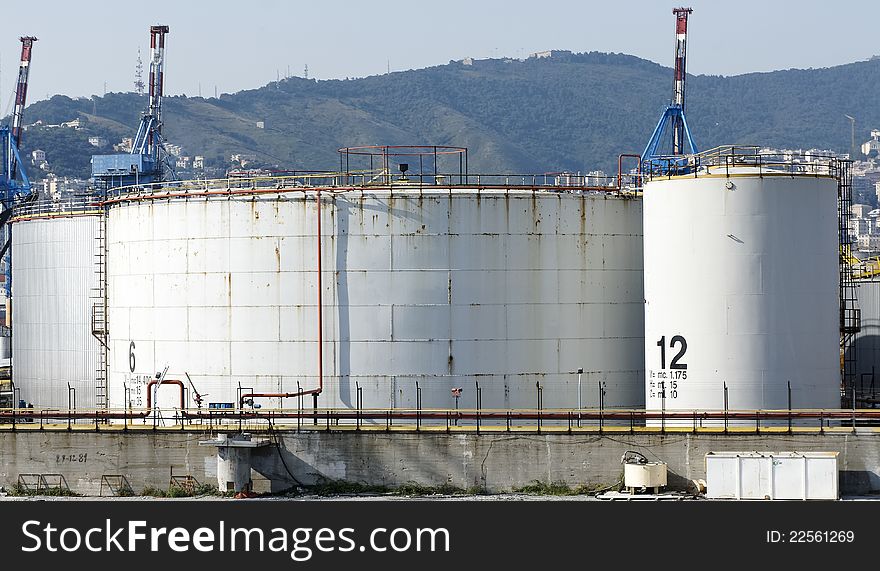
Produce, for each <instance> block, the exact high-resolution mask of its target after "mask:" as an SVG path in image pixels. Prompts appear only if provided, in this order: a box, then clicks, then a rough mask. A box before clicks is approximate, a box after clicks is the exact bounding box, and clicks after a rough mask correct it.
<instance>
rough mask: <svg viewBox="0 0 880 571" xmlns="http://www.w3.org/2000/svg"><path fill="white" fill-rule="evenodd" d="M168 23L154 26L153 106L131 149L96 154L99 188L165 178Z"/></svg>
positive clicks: (94, 168) (94, 170) (94, 174)
mask: <svg viewBox="0 0 880 571" xmlns="http://www.w3.org/2000/svg"><path fill="white" fill-rule="evenodd" d="M167 33H168V26H150V106H149V108H148V110H147V112H146V113H144V114H143V116H142V117H141V122H140V126H139V127H138V132H137V135H136V136H135V138H134V140H133V143H132V146H131V151H130V152H128V153H120V154H115V155H92V178H93V179H94V181H95V186H96V187H97V188H98V189H102V190H104V191H106V190H107V189H110V188H113V187H119V186H129V185H136V184H149V183H153V182H160V181H162V179H163V178H164V176H163V175H164V169H163V161H164V157H163V156H162V154H161V153H162V152H164V151H162V149H163V139H162V95H163V90H164V83H165V34H167Z"/></svg>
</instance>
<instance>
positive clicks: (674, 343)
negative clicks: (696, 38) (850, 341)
mask: <svg viewBox="0 0 880 571" xmlns="http://www.w3.org/2000/svg"><path fill="white" fill-rule="evenodd" d="M730 152H731V155H726V154H725V153H724V152H722V153H719V154H718V155H717V156H716V157H715V159H716V160H704V162H703V166H702V167H700V168H698V169H697V170H696V171H695V172H691V173H689V174H687V175H683V176H656V177H654V178H653V180H651V181H650V182H648V183H647V184H646V185H645V187H644V209H645V222H644V231H645V232H644V235H645V250H644V252H645V301H646V305H645V369H646V371H645V376H646V379H645V392H646V402H647V408H648V409H649V410H661V409H663V408H665V409H666V410H668V411H672V410H720V409H723V408H724V399H725V396H724V395H725V393H724V386H725V384H726V386H727V389H728V392H727V398H728V408H729V409H730V410H757V409H765V410H766V409H786V408H787V407H788V383H789V382H790V383H791V392H792V403H791V404H792V407H793V408H839V407H840V392H839V386H840V370H839V367H840V365H839V363H840V361H839V349H838V347H839V343H838V335H839V332H838V328H839V322H838V279H839V278H838V240H837V181H836V179H835V178H834V176H832V175H833V170H832V167H831V166H830V165H831V163H832V161H833V159H828V160H827V162H826V164H824V165H815V164H814V165H799V164H796V163H790V164H788V163H780V164H775V163H773V162H772V161H770V160H769V159H768V158H765V157H758V156H757V155H755V156H753V157H742V156H737V155H736V153H735V152H734V151H733V150H731V151H730ZM698 159H699V157H698ZM768 163H769V164H768ZM759 164H760V166H759ZM731 165H733V166H731ZM737 165H739V166H737ZM689 422H690V421H689Z"/></svg>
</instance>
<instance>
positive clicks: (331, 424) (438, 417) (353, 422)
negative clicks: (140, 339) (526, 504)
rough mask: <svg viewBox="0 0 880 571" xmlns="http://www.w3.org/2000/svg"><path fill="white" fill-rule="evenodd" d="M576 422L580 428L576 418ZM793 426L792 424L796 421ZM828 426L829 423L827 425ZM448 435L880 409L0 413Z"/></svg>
mask: <svg viewBox="0 0 880 571" xmlns="http://www.w3.org/2000/svg"><path fill="white" fill-rule="evenodd" d="M578 420H580V423H581V424H580V426H578V425H577V421H578ZM795 421H796V422H797V424H795ZM832 424H833V425H832ZM38 426H39V429H42V430H46V429H53V430H59V429H63V430H83V429H88V430H95V431H102V430H129V429H148V430H164V429H169V428H170V429H175V430H186V429H187V427H192V428H193V429H197V430H205V429H207V430H209V431H217V430H245V429H247V430H261V429H271V428H272V427H273V426H274V427H275V429H277V428H278V427H281V428H282V429H287V430H303V429H309V430H327V431H332V430H346V429H352V430H356V429H360V430H363V429H366V428H369V429H373V430H386V431H391V430H416V429H419V430H429V429H431V428H433V429H434V430H441V431H442V430H445V431H447V432H451V431H459V430H461V431H477V432H479V433H483V432H491V431H496V432H497V431H506V432H516V431H543V430H548V429H549V430H556V431H560V430H561V431H568V432H573V431H593V432H596V431H598V432H600V433H602V432H606V431H607V432H621V431H623V432H627V431H629V432H636V431H659V432H667V431H671V432H681V431H685V432H687V431H693V432H697V431H711V432H735V433H742V432H744V431H745V432H750V431H751V432H755V433H761V432H779V431H789V432H793V431H807V432H817V431H818V432H823V431H826V430H832V431H841V430H843V431H847V430H851V431H855V430H856V429H859V428H860V429H862V430H865V429H870V430H872V431H876V432H880V409H874V408H870V409H804V410H798V409H791V410H686V411H670V410H645V409H615V408H607V409H606V408H598V409H596V408H590V409H548V408H541V409H481V408H477V409H422V408H416V409H406V408H379V409H376V408H363V407H358V408H346V409H334V408H317V409H308V408H301V407H299V408H296V409H258V410H235V409H180V408H173V409H171V408H163V409H162V410H159V409H158V407H155V408H154V410H153V411H147V410H140V411H131V410H121V409H119V410H116V409H110V410H91V411H84V410H59V409H34V408H28V409H23V408H19V409H0V429H4V428H5V429H11V430H27V429H36V428H37V427H38Z"/></svg>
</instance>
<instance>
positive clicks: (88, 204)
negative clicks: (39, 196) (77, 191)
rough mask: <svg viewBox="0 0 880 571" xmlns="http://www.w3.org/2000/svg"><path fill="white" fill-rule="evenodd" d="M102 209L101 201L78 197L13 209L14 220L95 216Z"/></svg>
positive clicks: (46, 201)
mask: <svg viewBox="0 0 880 571" xmlns="http://www.w3.org/2000/svg"><path fill="white" fill-rule="evenodd" d="M102 209H103V206H102V204H101V200H100V199H99V198H96V197H94V196H78V197H74V198H68V199H65V200H60V201H54V200H36V201H33V202H22V203H19V204H16V205H15V206H14V207H13V219H15V218H42V217H51V216H75V215H79V214H94V213H98V212H101V210H102Z"/></svg>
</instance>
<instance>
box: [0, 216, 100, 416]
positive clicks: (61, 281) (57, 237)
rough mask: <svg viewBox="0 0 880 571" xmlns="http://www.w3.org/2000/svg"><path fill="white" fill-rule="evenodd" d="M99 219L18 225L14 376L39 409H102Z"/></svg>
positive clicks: (14, 278) (14, 247)
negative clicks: (96, 305)
mask: <svg viewBox="0 0 880 571" xmlns="http://www.w3.org/2000/svg"><path fill="white" fill-rule="evenodd" d="M99 221H100V217H99V216H96V215H80V216H68V217H58V218H35V219H26V220H20V221H17V222H15V223H14V225H13V233H12V240H13V242H12V251H13V255H14V256H15V261H14V263H13V270H12V271H13V273H12V298H13V314H12V315H13V336H12V350H13V355H14V356H13V369H12V370H13V375H14V379H13V380H14V381H15V386H16V387H17V388H19V389H21V398H22V399H23V400H25V401H27V402H29V403H32V404H33V405H34V406H35V407H37V408H56V409H67V407H68V391H67V388H68V383H69V384H70V386H72V387H74V388H75V389H76V407H77V408H78V409H84V410H91V409H94V408H96V396H95V386H96V381H95V377H96V370H97V368H98V357H99V354H98V350H99V344H98V340H97V339H96V338H95V337H93V336H92V328H91V311H92V303H93V300H92V299H91V296H92V289H93V288H94V287H96V286H97V285H98V278H97V273H96V267H95V254H96V251H97V240H96V238H97V232H98V225H99Z"/></svg>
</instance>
